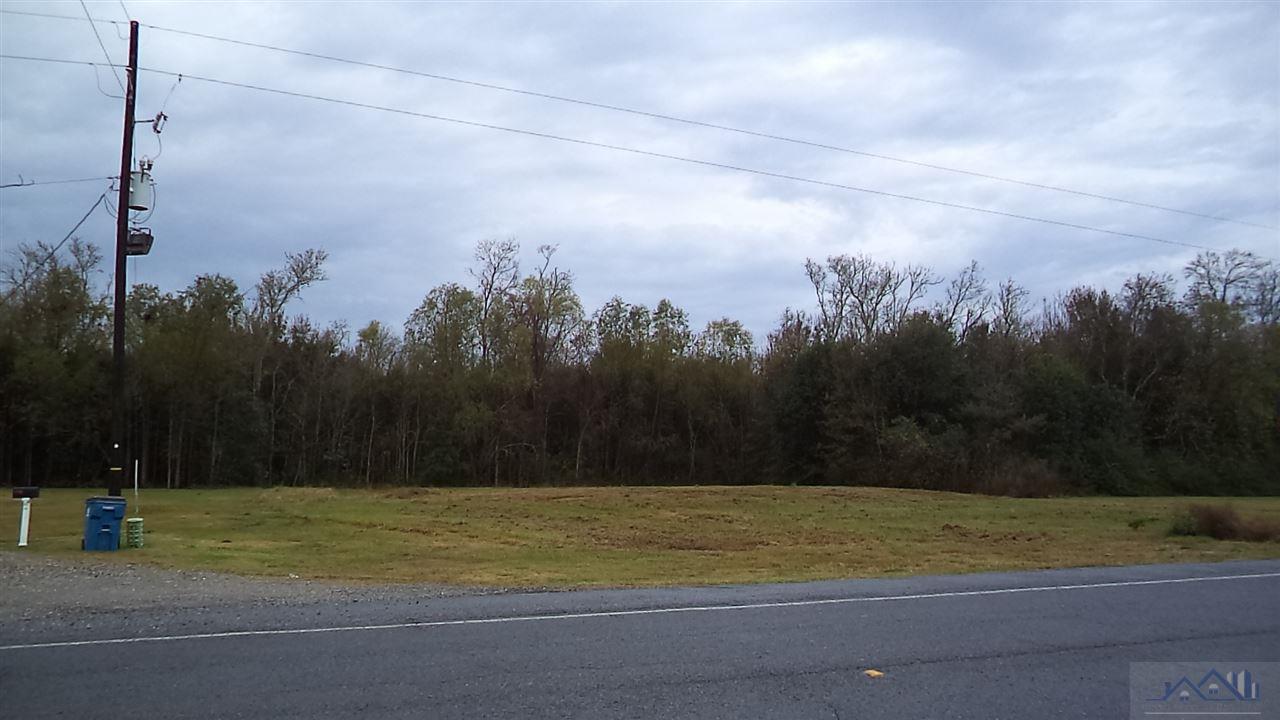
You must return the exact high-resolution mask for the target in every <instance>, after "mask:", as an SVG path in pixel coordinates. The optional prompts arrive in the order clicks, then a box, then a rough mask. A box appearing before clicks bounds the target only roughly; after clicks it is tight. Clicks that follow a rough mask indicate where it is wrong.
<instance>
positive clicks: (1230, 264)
mask: <svg viewBox="0 0 1280 720" xmlns="http://www.w3.org/2000/svg"><path fill="white" fill-rule="evenodd" d="M1268 264H1269V263H1267V261H1265V260H1263V259H1262V258H1259V257H1258V256H1257V255H1254V254H1253V253H1251V252H1246V251H1242V250H1228V251H1227V252H1226V253H1225V254H1222V255H1219V254H1218V253H1216V252H1202V253H1200V254H1199V255H1197V256H1196V259H1195V260H1192V261H1191V262H1190V263H1188V264H1187V266H1186V268H1184V269H1183V271H1182V274H1183V275H1184V276H1186V278H1187V279H1188V280H1190V281H1191V286H1190V287H1189V288H1187V300H1188V301H1190V302H1192V303H1200V302H1205V301H1214V302H1220V303H1223V304H1224V305H1241V304H1243V303H1244V302H1245V296H1246V295H1247V294H1248V291H1249V290H1250V289H1251V288H1252V287H1253V286H1254V285H1255V284H1256V283H1257V281H1258V279H1259V278H1260V277H1261V276H1262V273H1263V271H1264V270H1266V269H1267V266H1268Z"/></svg>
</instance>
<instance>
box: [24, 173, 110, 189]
mask: <svg viewBox="0 0 1280 720" xmlns="http://www.w3.org/2000/svg"><path fill="white" fill-rule="evenodd" d="M19 177H21V176H19ZM117 177H119V176H118V175H106V176H103V177H89V178H72V179H70V180H21V181H20V182H16V183H6V184H4V185H0V189H5V188H16V187H31V186H33V185H66V184H68V183H82V182H95V181H101V180H115V179H116V178H117Z"/></svg>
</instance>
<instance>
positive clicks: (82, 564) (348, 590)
mask: <svg viewBox="0 0 1280 720" xmlns="http://www.w3.org/2000/svg"><path fill="white" fill-rule="evenodd" d="M507 592H510V591H509V590H507V589H504V588H467V587H455V586H449V585H438V584H414V585H349V584H340V583H332V582H323V581H317V580H303V579H296V580H295V579H289V580H280V579H269V578H253V577H240V576H237V575H228V574H222V573H213V572H204V571H192V570H167V569H163V568H156V567H151V566H147V565H136V564H132V563H118V562H111V561H104V560H96V559H94V558H91V557H86V558H83V559H80V558H77V559H67V558H54V557H49V556H43V555H37V554H34V553H25V552H11V551H5V552H0V630H2V632H0V641H3V639H4V638H10V639H13V638H16V637H21V636H26V635H30V634H38V633H41V632H44V631H46V630H48V629H49V628H50V627H52V626H63V627H78V628H83V629H90V628H92V627H93V626H94V625H98V626H100V627H101V626H102V625H103V624H111V625H122V626H128V627H132V628H139V627H144V628H146V629H148V630H151V631H158V630H166V631H174V632H178V631H186V630H192V629H194V628H199V627H203V626H211V625H212V626H218V627H221V626H225V625H226V624H227V623H228V622H231V623H232V624H234V621H235V619H236V618H239V617H241V616H248V615H251V614H254V613H256V612H259V611H262V610H266V611H275V612H278V613H280V614H282V615H284V616H286V617H293V618H299V617H304V616H308V617H314V616H316V615H324V616H333V615H335V613H337V614H338V615H339V616H343V615H349V614H350V613H349V612H348V613H343V612H342V610H343V609H344V608H352V609H354V608H358V607H362V606H363V607H365V608H369V607H372V606H390V605H409V606H412V605H418V604H421V603H424V602H430V601H432V600H438V599H443V598H450V597H461V596H470V595H492V594H502V593H507ZM313 609H314V610H315V611H314V612H313ZM331 619H332V618H331ZM121 629H124V628H123V627H122V628H121Z"/></svg>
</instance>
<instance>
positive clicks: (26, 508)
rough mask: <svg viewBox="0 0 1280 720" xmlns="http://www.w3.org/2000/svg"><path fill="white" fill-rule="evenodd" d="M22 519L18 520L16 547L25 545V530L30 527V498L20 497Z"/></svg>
mask: <svg viewBox="0 0 1280 720" xmlns="http://www.w3.org/2000/svg"><path fill="white" fill-rule="evenodd" d="M21 500H22V519H21V520H19V521H18V547H26V546H27V531H28V530H30V529H31V498H21Z"/></svg>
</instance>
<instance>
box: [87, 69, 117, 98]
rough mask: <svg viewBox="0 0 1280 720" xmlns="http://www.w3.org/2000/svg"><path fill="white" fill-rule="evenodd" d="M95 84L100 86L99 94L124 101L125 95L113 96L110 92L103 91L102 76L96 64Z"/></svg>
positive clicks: (94, 70)
mask: <svg viewBox="0 0 1280 720" xmlns="http://www.w3.org/2000/svg"><path fill="white" fill-rule="evenodd" d="M93 82H94V84H95V85H97V86H98V92H100V93H102V94H103V95H106V96H107V97H109V98H111V99H112V100H123V99H124V96H123V95H112V94H111V93H109V92H107V91H106V90H103V89H102V75H101V74H99V73H98V65H97V63H95V64H94V66H93Z"/></svg>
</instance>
